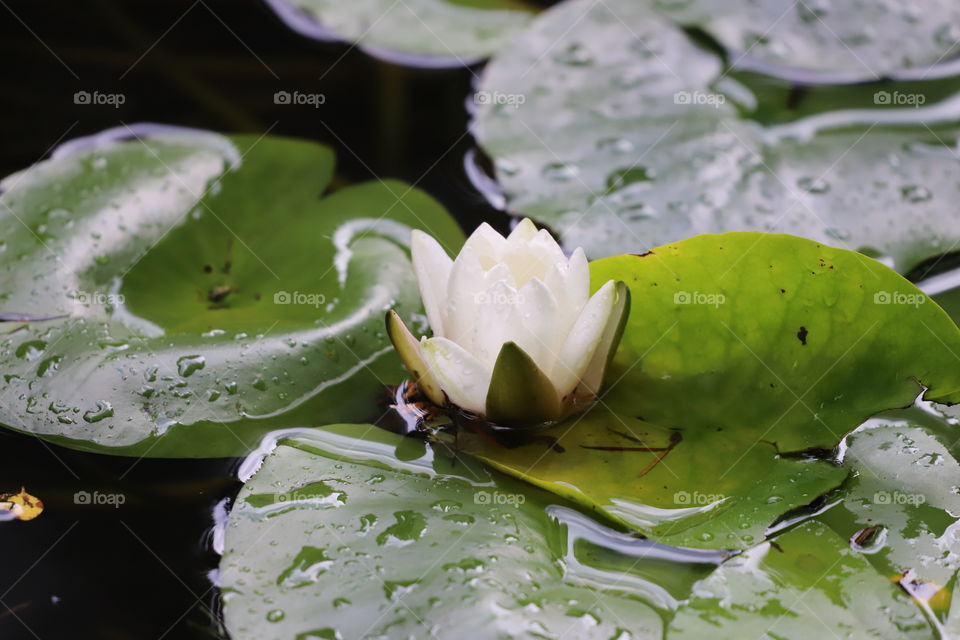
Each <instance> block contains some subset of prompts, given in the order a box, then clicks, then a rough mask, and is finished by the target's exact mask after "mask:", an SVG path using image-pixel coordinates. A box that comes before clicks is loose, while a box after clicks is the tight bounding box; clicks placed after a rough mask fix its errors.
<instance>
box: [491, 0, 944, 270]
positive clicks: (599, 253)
mask: <svg viewBox="0 0 960 640" xmlns="http://www.w3.org/2000/svg"><path fill="white" fill-rule="evenodd" d="M850 10H854V9H853V8H852V7H851V8H850ZM731 13H732V12H731ZM930 19H937V18H936V17H934V16H931V18H930ZM856 24H858V25H861V24H864V23H863V22H862V21H859V22H856ZM729 72H730V69H728V68H725V66H724V62H723V61H722V60H721V58H720V57H719V56H718V55H716V54H715V53H713V52H710V51H707V50H705V49H702V48H700V47H699V46H698V45H697V44H696V43H695V42H694V41H692V40H691V38H690V36H688V34H687V32H685V31H684V30H683V29H681V28H680V27H679V26H677V25H676V24H675V23H674V22H673V21H671V20H669V19H667V18H665V17H664V16H663V15H661V14H660V13H658V12H657V11H656V10H655V9H654V8H652V7H651V6H650V4H649V3H645V2H633V1H632V0H610V1H608V2H602V3H595V2H591V1H590V0H571V1H570V2H564V3H561V4H560V5H557V6H555V7H553V8H551V9H550V10H548V11H546V12H545V13H544V14H542V15H541V16H540V17H538V18H537V19H536V20H535V22H534V23H533V25H532V26H531V27H530V28H529V29H528V31H527V32H526V33H525V35H524V37H521V38H517V39H515V40H513V41H512V42H511V43H510V44H509V45H508V46H506V47H505V48H504V49H503V50H502V51H501V52H500V53H498V54H497V56H495V57H494V59H493V60H492V61H491V62H490V64H489V65H488V66H487V67H486V69H485V72H484V76H483V78H482V81H481V85H480V89H481V90H482V91H486V92H488V93H491V94H492V93H493V92H497V93H499V94H500V95H504V96H522V97H523V99H522V100H520V99H514V100H512V101H500V103H497V104H482V105H479V106H478V108H477V110H476V114H475V120H474V133H475V135H476V137H477V140H478V142H479V143H480V145H481V146H482V147H483V149H484V150H485V151H486V152H487V153H488V154H489V155H490V156H491V157H492V158H493V161H494V167H495V171H496V178H497V180H498V182H499V184H500V185H501V187H502V189H503V191H504V195H505V197H506V201H507V206H508V209H509V210H510V211H511V212H513V213H517V214H523V215H528V216H530V217H532V218H534V219H536V220H538V221H541V222H542V223H545V224H547V225H549V226H550V227H551V228H553V229H554V230H555V231H557V232H558V233H559V234H560V236H561V237H562V239H563V242H564V244H565V245H566V246H567V247H568V248H572V247H574V246H582V247H583V248H584V250H585V251H586V252H587V255H588V256H590V257H592V258H599V257H604V256H609V255H615V254H620V253H629V252H641V251H644V250H646V249H649V248H650V247H651V246H655V245H658V244H664V243H667V242H673V241H677V240H680V239H682V238H685V237H688V236H691V235H695V234H698V233H717V232H725V231H740V230H755V231H778V232H786V233H791V234H794V235H799V236H804V237H808V238H812V239H815V240H818V241H821V242H826V243H831V244H838V245H840V246H843V247H845V248H850V249H855V250H861V251H863V252H866V253H868V254H870V255H874V256H880V257H884V258H885V259H886V260H887V261H888V262H889V263H890V264H892V265H893V266H894V267H895V268H896V270H898V271H900V272H902V273H906V272H908V271H909V270H910V269H911V268H913V267H915V266H916V265H918V264H919V263H921V262H922V261H924V260H925V259H927V258H929V257H931V256H935V255H939V254H941V253H944V252H947V251H951V250H953V248H954V247H955V246H956V245H957V243H958V242H960V228H958V227H957V225H956V224H954V218H955V211H954V206H953V203H954V202H955V200H956V195H957V186H956V185H957V184H958V183H960V164H958V163H957V162H955V161H953V160H954V159H955V154H954V151H953V148H954V146H955V143H956V140H957V132H958V129H957V122H958V121H960V98H957V97H954V98H950V99H947V100H944V101H942V102H939V103H936V104H934V103H932V102H931V103H929V104H923V103H922V101H923V100H925V99H926V95H925V94H924V93H923V91H922V89H920V88H914V89H911V88H909V87H903V86H899V85H898V87H897V88H896V89H894V88H892V87H881V92H880V93H877V95H876V96H873V95H872V94H873V93H874V92H875V91H876V88H871V87H866V88H863V89H862V92H864V98H866V100H864V101H860V102H861V103H862V102H866V103H868V104H870V105H871V106H872V107H873V108H868V109H857V110H847V111H828V112H825V113H818V114H815V115H810V116H808V117H805V118H803V119H800V120H797V121H794V122H789V123H785V124H779V125H776V126H764V125H762V124H760V123H759V122H757V121H754V120H751V119H750V118H751V115H752V114H753V113H759V112H764V111H767V110H769V109H767V107H768V105H764V104H758V103H757V100H758V96H757V95H754V94H753V93H751V90H750V89H749V88H748V87H746V86H744V85H743V84H740V83H739V82H736V81H734V80H733V79H732V78H731V77H730V76H729V75H728V74H729ZM761 84H762V83H761ZM868 92H869V93H868ZM761 97H762V96H761ZM845 99H846V101H847V103H848V104H849V103H850V99H851V98H850V96H846V98H845ZM904 101H912V102H910V103H909V104H906V103H905V102H904ZM921 105H922V106H921ZM948 159H949V160H948Z"/></svg>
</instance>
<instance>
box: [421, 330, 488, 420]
mask: <svg viewBox="0 0 960 640" xmlns="http://www.w3.org/2000/svg"><path fill="white" fill-rule="evenodd" d="M420 348H421V353H422V354H423V359H424V361H425V362H426V363H427V366H428V367H429V368H430V373H431V375H432V376H433V378H434V379H435V380H437V381H438V382H439V384H440V387H441V388H442V389H443V392H444V393H445V394H446V396H447V399H448V400H449V401H450V402H451V403H453V404H455V405H457V406H458V407H460V408H462V409H466V410H467V411H472V412H473V413H476V414H478V415H483V413H484V410H485V406H486V400H487V389H488V388H489V387H490V370H489V369H487V368H486V367H484V366H483V365H482V364H480V362H479V361H478V360H477V359H476V358H474V357H473V356H472V355H470V354H469V353H467V352H466V351H465V350H464V349H463V348H462V347H460V346H459V345H457V344H456V343H454V342H451V341H450V340H447V339H446V338H430V339H428V340H423V341H422V342H421V343H420Z"/></svg>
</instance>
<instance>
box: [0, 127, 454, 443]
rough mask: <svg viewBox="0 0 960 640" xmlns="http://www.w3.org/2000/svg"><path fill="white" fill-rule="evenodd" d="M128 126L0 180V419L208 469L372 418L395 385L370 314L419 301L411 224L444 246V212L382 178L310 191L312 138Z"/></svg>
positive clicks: (314, 159)
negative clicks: (0, 377)
mask: <svg viewBox="0 0 960 640" xmlns="http://www.w3.org/2000/svg"><path fill="white" fill-rule="evenodd" d="M144 131H145V133H144ZM141 133H144V135H142V136H141V137H138V138H136V139H123V138H133V137H134V136H133V130H129V129H124V130H122V131H112V132H107V133H106V134H102V135H100V136H98V137H95V138H92V139H87V140H81V141H79V142H75V143H71V144H70V145H68V146H67V147H65V148H63V149H61V150H60V151H58V152H57V153H55V154H54V157H53V158H51V159H50V160H47V161H44V162H41V163H39V164H37V165H35V166H34V167H31V168H30V169H27V170H26V171H24V172H21V173H19V174H15V175H13V176H10V177H9V178H7V179H5V180H4V181H3V182H2V183H0V188H2V191H3V193H2V195H0V205H2V206H0V219H2V220H3V224H4V228H5V229H7V230H8V233H7V235H6V237H5V238H4V241H5V243H6V244H5V247H6V251H4V252H3V253H2V254H0V274H2V275H0V310H2V312H3V313H4V318H5V319H6V320H8V322H7V323H5V324H4V325H3V335H2V338H0V363H2V368H3V374H4V382H5V384H4V385H3V387H2V389H0V423H2V424H4V425H6V426H8V427H11V428H14V429H18V430H21V431H25V432H28V433H33V434H36V435H38V436H41V437H44V438H47V439H50V440H53V441H56V442H58V443H60V444H64V445H66V446H70V447H75V448H80V449H88V450H94V451H99V452H106V453H116V454H122V455H149V456H163V457H211V456H229V455H240V454H243V453H245V452H247V451H249V450H250V449H251V448H252V447H253V446H254V445H255V444H256V442H258V441H259V439H260V437H261V436H262V434H263V433H265V432H266V431H268V430H272V429H276V428H279V427H283V426H301V425H311V424H316V423H317V422H320V421H324V422H326V421H328V420H337V419H339V420H343V419H363V418H367V417H369V416H370V414H371V413H372V412H374V411H375V401H376V399H377V398H378V397H379V396H380V394H382V393H383V387H384V385H385V384H390V383H396V382H398V381H399V380H401V379H402V377H403V369H402V366H401V365H400V362H399V360H398V359H397V358H396V356H395V355H394V353H393V349H392V348H391V347H390V344H389V341H388V340H387V339H386V337H385V335H384V333H383V313H384V310H385V309H388V308H395V307H397V306H398V305H399V308H400V310H401V312H402V313H404V314H405V315H407V316H408V317H409V316H410V315H411V314H417V313H419V312H420V309H421V307H420V302H419V296H418V294H417V287H416V282H415V279H414V276H413V271H412V267H411V266H410V261H409V255H408V249H407V247H406V243H407V241H408V238H409V234H410V229H411V228H422V229H424V230H426V231H429V232H431V233H433V234H434V235H437V236H438V237H439V238H441V242H443V243H444V244H446V245H447V246H448V247H450V248H451V249H452V250H456V248H457V247H458V246H459V244H460V243H461V242H462V241H463V236H462V233H461V232H460V230H459V228H458V227H457V225H456V223H455V222H454V221H453V220H452V218H450V217H449V216H448V215H447V213H446V212H445V211H444V210H443V208H442V207H441V206H440V205H439V204H438V203H437V202H435V201H434V200H432V199H431V198H430V197H429V196H427V195H425V194H424V193H422V192H420V191H417V190H415V189H412V188H411V187H409V186H407V185H404V184H402V183H399V182H395V181H384V182H377V183H368V184H363V185H357V186H351V187H347V188H344V189H341V190H339V191H336V192H334V193H332V194H329V195H324V192H325V190H326V189H327V187H328V185H329V182H330V179H331V176H332V172H333V165H334V157H333V153H332V152H331V151H330V150H329V149H328V148H326V147H323V146H320V145H317V144H314V143H309V142H304V141H297V140H291V139H283V138H270V137H267V138H263V139H258V138H253V137H247V136H236V137H232V138H227V137H222V136H218V135H216V134H212V133H205V132H196V131H189V130H168V129H156V128H147V129H146V130H143V131H141ZM415 326H416V325H415Z"/></svg>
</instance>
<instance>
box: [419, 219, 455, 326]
mask: <svg viewBox="0 0 960 640" xmlns="http://www.w3.org/2000/svg"><path fill="white" fill-rule="evenodd" d="M410 252H411V254H412V256H413V271H414V273H415V274H416V276H417V284H418V285H419V286H420V297H421V298H422V299H423V307H424V309H426V311H427V318H428V319H429V320H430V327H431V328H432V329H433V335H435V336H443V335H446V334H445V332H444V328H445V325H446V321H445V319H444V316H445V315H446V314H445V312H444V308H445V306H446V305H445V300H446V298H447V282H448V281H449V280H450V270H451V268H452V267H453V260H451V259H450V256H448V255H447V252H446V251H444V250H443V247H441V246H440V243H439V242H437V241H436V240H434V239H433V237H432V236H430V235H428V234H426V233H424V232H422V231H419V230H414V231H413V234H412V238H411V240H410Z"/></svg>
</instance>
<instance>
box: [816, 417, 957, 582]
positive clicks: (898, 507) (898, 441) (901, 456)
mask: <svg viewBox="0 0 960 640" xmlns="http://www.w3.org/2000/svg"><path fill="white" fill-rule="evenodd" d="M844 466H845V467H848V468H849V469H851V470H852V471H853V472H854V475H853V476H851V478H850V479H849V480H848V482H847V483H846V484H845V486H844V488H843V490H842V491H841V492H840V494H839V496H840V497H842V503H841V504H839V505H837V506H836V507H833V508H832V509H830V510H828V511H827V512H826V513H824V514H823V516H822V519H823V521H824V522H826V523H827V524H829V525H830V526H831V527H832V528H833V529H834V530H835V531H836V532H837V533H838V534H840V535H841V536H847V537H849V538H851V539H853V541H854V543H855V544H856V546H858V547H859V548H861V549H862V550H863V552H864V553H865V554H867V558H868V559H869V560H870V561H871V562H872V563H873V565H874V566H875V567H877V569H878V570H880V571H882V572H883V573H885V574H887V575H896V574H904V573H906V572H907V571H909V570H911V569H912V570H913V571H914V572H915V574H916V575H917V576H918V577H919V578H921V579H923V580H925V581H930V582H933V583H936V584H938V585H941V586H942V585H946V584H948V583H949V582H950V580H951V579H952V578H953V576H954V575H955V574H956V572H957V571H958V570H960V524H958V519H960V464H958V463H957V461H956V459H954V457H953V455H951V453H950V452H949V451H948V450H947V448H946V447H945V446H944V445H943V444H941V443H940V442H939V440H938V439H937V438H935V437H934V436H932V435H930V433H928V432H927V431H926V430H925V429H923V428H922V427H920V426H916V425H915V424H914V423H912V422H908V421H903V420H893V419H876V420H871V421H869V422H868V423H866V424H865V425H864V426H863V427H861V428H860V429H858V430H857V431H856V432H855V433H853V434H851V435H850V436H848V437H847V440H846V451H845V454H844ZM869 528H875V529H876V531H871V532H869V533H870V535H869V537H864V536H862V535H861V536H858V533H859V532H861V531H863V530H865V529H869Z"/></svg>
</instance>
